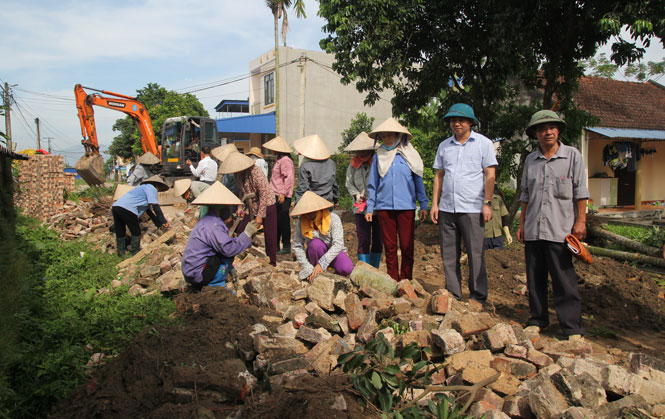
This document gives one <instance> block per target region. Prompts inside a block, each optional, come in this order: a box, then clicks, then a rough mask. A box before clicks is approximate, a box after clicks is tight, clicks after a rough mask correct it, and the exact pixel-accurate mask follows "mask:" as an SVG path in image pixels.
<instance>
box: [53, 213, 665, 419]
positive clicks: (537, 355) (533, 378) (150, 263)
mask: <svg viewBox="0 0 665 419" xmlns="http://www.w3.org/2000/svg"><path fill="white" fill-rule="evenodd" d="M109 213H110V211H109ZM109 218H110V217H109V216H106V217H104V216H93V215H92V214H91V212H90V209H89V208H87V207H85V206H81V205H76V207H75V209H73V210H72V211H70V212H69V213H63V214H58V215H56V216H54V217H52V218H51V224H52V225H54V226H55V228H56V229H58V230H59V231H60V232H61V234H62V235H63V237H65V238H72V237H84V236H87V237H86V238H90V237H94V236H95V235H98V237H96V238H95V239H94V241H95V243H96V246H98V247H99V248H100V249H102V251H109V252H113V251H114V249H113V246H114V243H112V242H114V236H113V235H112V234H111V233H109V230H108V227H109V224H110V223H112V219H109ZM170 222H171V229H170V231H169V232H167V233H164V232H162V231H160V230H158V229H156V228H154V226H153V225H152V223H150V222H147V223H143V225H144V227H145V233H144V238H143V241H142V248H143V249H144V250H146V252H144V253H145V255H140V260H136V261H131V263H125V264H124V265H121V264H119V267H120V269H119V273H118V278H115V279H113V281H110V283H109V285H108V286H107V287H105V288H102V289H100V290H98V293H111V292H117V290H118V289H121V290H125V291H124V292H128V293H130V294H135V295H146V296H147V295H156V294H160V293H161V294H170V293H174V292H183V291H186V290H187V288H188V286H187V284H186V282H185V281H184V278H183V276H182V272H181V260H182V253H183V251H184V248H185V244H186V241H187V235H188V233H189V231H191V228H192V227H193V225H194V224H195V222H196V219H195V218H194V216H193V214H192V213H185V212H184V211H182V213H176V214H175V216H173V217H172V219H170ZM79 227H80V228H79ZM82 232H86V233H83V234H81V233H82ZM167 235H168V236H167ZM235 268H236V270H237V273H238V275H237V277H236V279H235V280H231V279H230V278H229V282H228V287H229V288H230V289H231V290H232V291H233V292H234V293H235V294H236V296H237V298H239V299H241V300H243V301H246V302H247V303H249V304H253V305H256V306H260V307H264V308H265V309H267V310H268V311H272V314H271V315H269V316H266V317H265V318H264V320H265V322H264V324H256V325H255V326H254V328H253V330H252V331H248V334H250V335H251V336H252V339H253V343H254V347H253V349H252V350H245V351H243V353H242V354H241V356H242V358H244V361H245V362H246V364H247V365H251V366H252V367H253V368H252V369H251V370H250V371H247V370H245V363H242V362H240V363H238V365H229V371H230V373H229V377H221V378H220V377H207V376H203V375H205V373H200V374H203V375H202V376H196V377H193V376H188V374H190V375H191V373H190V372H187V371H186V370H183V371H182V376H181V377H179V378H178V380H176V383H175V387H174V388H173V389H171V390H170V391H172V393H173V396H174V398H175V399H178V398H183V399H184V398H187V397H189V396H190V393H192V391H194V390H193V387H192V383H194V382H200V381H201V380H203V381H205V382H208V383H210V389H211V390H210V391H217V392H219V393H220V396H219V397H222V395H223V394H226V393H228V392H229V390H232V393H234V394H235V393H238V392H241V391H242V389H243V388H245V387H246V386H251V385H254V383H255V378H254V377H257V376H266V377H267V380H268V382H269V383H270V385H271V387H272V388H278V387H280V386H281V385H283V384H284V383H287V382H288V381H289V379H290V378H292V377H293V376H297V375H301V374H320V375H322V374H331V373H339V372H340V368H338V367H337V359H338V357H339V356H340V355H341V354H343V353H346V352H349V351H352V350H354V349H358V348H360V347H361V346H362V345H363V344H364V343H366V342H368V341H370V340H371V339H373V338H374V337H375V336H377V335H378V333H382V334H383V335H384V337H385V338H386V339H387V340H388V341H389V342H390V344H391V345H392V346H393V347H394V349H396V350H398V349H400V348H401V347H403V346H406V345H408V344H410V343H416V344H417V345H418V346H419V347H425V346H429V347H430V348H431V349H432V354H431V356H430V361H432V362H433V363H434V364H435V365H436V366H437V367H438V368H439V370H438V371H437V372H436V374H434V375H433V376H432V379H433V382H434V383H435V384H443V385H457V384H467V385H468V384H473V383H477V382H479V381H481V380H483V379H486V378H488V377H492V376H494V375H496V374H497V373H498V374H499V378H498V379H497V380H496V381H494V382H492V383H491V384H489V385H488V386H487V387H485V388H484V389H482V391H479V392H478V393H476V398H475V399H474V402H473V404H472V405H471V408H470V410H469V411H468V412H467V413H468V414H471V415H475V416H476V417H480V416H481V415H484V416H485V417H486V418H506V417H508V418H532V417H537V418H616V417H621V415H622V414H624V413H625V412H642V413H644V414H648V415H652V417H665V416H664V414H665V360H663V359H659V358H656V357H653V356H650V355H647V354H641V353H626V352H623V351H620V350H613V351H611V352H610V353H602V354H599V353H596V352H595V351H594V345H592V344H591V343H590V342H588V341H586V340H584V339H582V340H577V341H568V340H561V341H557V340H555V339H552V338H549V337H546V336H543V335H541V334H540V333H539V331H538V330H536V329H535V328H533V327H527V328H523V327H522V326H521V325H519V324H516V323H512V322H508V323H507V322H504V321H502V320H501V319H500V318H499V317H497V316H495V315H493V314H490V313H488V312H475V311H474V310H472V308H471V307H470V306H469V305H468V303H465V302H460V301H457V300H455V298H454V297H452V296H451V295H449V293H448V292H447V291H446V290H444V289H441V290H436V291H434V292H432V293H429V292H427V291H425V290H424V289H423V287H422V285H421V284H420V283H419V282H418V281H417V280H411V281H406V280H403V281H400V282H396V281H394V280H393V279H392V278H390V277H389V276H388V275H387V274H386V273H385V272H382V271H380V270H377V269H375V268H373V267H372V266H370V265H368V264H365V263H363V262H359V263H358V264H357V265H356V268H355V269H354V271H353V273H352V274H351V276H350V277H349V278H344V277H340V276H337V275H334V274H332V273H330V272H324V273H322V274H321V275H320V276H318V277H317V278H315V279H314V280H313V281H312V282H311V283H309V282H306V281H304V282H303V281H299V280H298V272H299V270H300V267H299V265H298V263H297V262H294V261H279V262H278V264H277V267H272V266H270V265H269V264H268V263H267V261H266V258H265V255H264V253H263V251H262V249H259V248H257V247H252V248H250V249H249V250H248V251H246V252H245V253H243V254H241V255H239V256H238V257H236V261H235ZM122 287H125V288H122ZM394 325H399V327H398V328H396V327H394ZM424 402H426V400H425V401H424ZM335 405H336V409H339V410H344V409H345V408H346V405H345V402H344V400H343V399H340V400H338V401H336V403H335ZM641 417H648V416H641Z"/></svg>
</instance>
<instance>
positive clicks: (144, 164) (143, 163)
mask: <svg viewBox="0 0 665 419" xmlns="http://www.w3.org/2000/svg"><path fill="white" fill-rule="evenodd" d="M157 163H159V158H158V157H157V156H155V155H154V154H152V153H151V152H149V151H146V152H145V153H143V155H142V156H141V157H139V158H138V159H137V160H136V166H135V167H134V170H133V171H132V173H131V174H130V175H129V177H128V178H127V183H128V184H130V185H132V186H138V185H140V184H141V182H143V181H144V180H146V179H148V178H149V177H151V176H152V175H153V173H152V170H151V168H152V166H153V165H155V164H157Z"/></svg>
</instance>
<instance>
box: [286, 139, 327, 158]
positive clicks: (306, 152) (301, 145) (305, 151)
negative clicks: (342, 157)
mask: <svg viewBox="0 0 665 419" xmlns="http://www.w3.org/2000/svg"><path fill="white" fill-rule="evenodd" d="M293 148H295V149H296V151H297V152H298V153H300V154H302V155H303V156H305V157H307V158H308V159H312V160H325V159H327V158H329V157H330V151H328V147H326V144H325V143H324V142H323V140H322V139H321V137H319V136H318V135H316V134H314V135H310V136H307V137H303V138H299V139H297V140H295V141H294V142H293Z"/></svg>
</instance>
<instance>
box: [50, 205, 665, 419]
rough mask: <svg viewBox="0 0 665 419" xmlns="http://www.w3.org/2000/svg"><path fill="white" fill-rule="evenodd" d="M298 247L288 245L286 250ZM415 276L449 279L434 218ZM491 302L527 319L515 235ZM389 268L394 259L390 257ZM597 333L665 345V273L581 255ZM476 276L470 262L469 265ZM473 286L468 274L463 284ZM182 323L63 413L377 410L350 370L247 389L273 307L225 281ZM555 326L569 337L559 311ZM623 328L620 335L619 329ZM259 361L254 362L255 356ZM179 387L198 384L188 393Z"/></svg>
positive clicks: (147, 339) (182, 310) (428, 283)
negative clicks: (256, 345) (361, 394)
mask: <svg viewBox="0 0 665 419" xmlns="http://www.w3.org/2000/svg"><path fill="white" fill-rule="evenodd" d="M343 219H344V227H345V231H346V241H347V247H348V248H349V254H350V256H351V257H352V259H354V260H355V259H356V256H357V255H356V253H357V252H356V246H357V239H356V235H355V227H354V225H353V224H352V222H351V221H352V218H349V217H348V216H345V217H344V218H343ZM289 257H290V256H284V255H280V256H279V259H287V258H289ZM415 261H416V263H415V271H414V277H415V278H416V279H418V280H420V281H421V282H422V284H423V285H424V287H425V288H426V289H428V290H429V291H432V290H434V289H438V288H444V287H445V285H444V278H443V267H442V265H441V258H440V250H439V245H438V230H437V227H436V226H434V225H431V224H430V225H427V224H426V225H421V226H419V227H418V228H417V230H416V246H415ZM486 265H487V273H488V277H489V302H491V303H492V304H493V306H494V310H495V313H496V314H497V315H498V316H500V317H502V318H503V319H504V320H506V321H510V320H513V321H517V322H520V323H525V322H526V320H527V319H528V300H527V296H525V295H517V294H515V293H514V292H513V290H514V289H515V288H516V287H518V285H520V279H519V277H520V276H523V275H524V272H525V271H524V251H523V246H522V245H521V244H519V243H513V244H512V245H510V246H508V247H507V249H505V250H503V251H496V250H492V251H488V252H487V253H486ZM382 268H383V269H385V268H384V266H382ZM576 269H577V272H578V275H579V276H580V277H581V279H583V280H584V283H582V284H581V285H580V289H581V294H582V300H583V313H584V318H585V322H586V327H587V331H588V335H587V338H588V339H589V340H591V341H592V342H594V343H596V344H598V345H600V346H603V347H606V348H619V349H622V350H626V351H634V350H639V351H642V352H651V353H653V354H655V355H658V356H661V357H662V356H663V355H664V353H665V352H664V350H663V348H665V333H663V332H664V329H665V299H664V298H663V289H662V288H659V287H658V286H657V284H656V282H655V281H654V280H653V278H654V277H655V273H654V272H651V271H645V270H641V269H638V268H635V267H632V266H630V265H628V264H624V263H618V262H615V261H613V260H611V259H606V258H599V257H596V258H595V259H594V262H593V264H592V265H584V264H582V263H577V262H576ZM463 274H464V276H466V274H467V269H466V266H464V267H463ZM463 289H465V290H466V284H463ZM176 304H177V307H178V318H179V323H178V324H177V325H175V326H164V327H152V328H150V329H148V330H145V331H144V332H143V333H141V334H140V335H139V336H138V337H137V338H136V339H135V341H134V342H133V344H132V345H131V346H130V348H129V349H128V350H127V351H125V352H123V353H122V354H120V355H119V356H118V357H117V358H115V359H113V360H112V361H110V362H109V363H108V364H107V365H105V366H102V367H100V368H99V369H97V370H96V371H95V372H94V374H93V376H92V378H90V380H89V382H88V383H87V384H86V385H84V386H81V387H80V388H78V389H77V390H76V391H75V392H74V393H73V394H72V395H71V397H70V398H68V399H66V400H63V401H61V402H60V403H59V404H58V405H57V406H56V408H55V409H54V411H53V414H52V416H51V417H53V418H65V417H67V418H69V417H74V418H89V417H98V418H128V417H146V418H169V419H177V418H208V417H210V418H212V417H217V418H225V417H227V416H228V415H229V414H231V413H232V412H237V411H238V408H239V406H243V410H242V411H240V413H239V414H238V416H237V417H257V418H258V417H260V418H332V417H348V418H356V417H358V418H359V417H372V414H371V413H370V412H369V411H368V410H367V409H365V408H364V407H363V404H362V402H361V401H360V399H358V397H357V396H356V395H355V394H354V393H353V389H352V386H351V385H350V382H349V380H348V378H347V377H345V376H331V377H315V376H305V377H304V378H300V379H297V380H296V381H293V382H290V383H288V384H286V385H284V386H282V387H281V389H280V390H278V391H277V392H273V393H268V392H266V391H263V390H262V389H264V388H266V386H267V383H266V382H265V380H264V378H263V377H259V383H258V385H257V388H256V389H255V390H254V391H253V392H249V393H247V392H246V389H245V388H243V387H242V385H239V384H238V379H237V372H238V371H239V370H241V369H243V367H244V366H245V365H244V364H243V361H242V360H241V358H242V357H241V355H240V354H241V353H242V352H243V351H244V350H249V349H250V348H251V346H252V341H251V338H250V337H249V336H248V335H247V333H248V331H250V330H251V326H252V325H253V324H255V323H258V322H262V323H264V324H266V325H267V326H268V327H269V328H273V329H274V328H275V327H276V326H277V325H275V324H268V323H266V322H265V321H264V320H262V317H263V316H264V315H265V314H271V313H267V312H264V311H262V310H260V309H258V308H256V307H253V306H249V305H246V304H243V303H241V302H240V301H239V300H238V299H237V298H236V297H235V296H233V295H232V294H231V293H230V292H229V291H227V290H225V289H212V288H209V289H205V290H204V292H202V293H200V294H182V295H180V296H178V297H177V298H176ZM543 333H544V334H546V335H550V336H553V337H561V335H560V330H559V327H558V324H557V322H556V315H555V313H554V312H553V311H551V326H550V327H549V328H548V329H546V330H545V331H544V332H543ZM613 333H614V334H616V338H612V337H610V335H611V334H613ZM248 367H249V369H250V370H251V365H249V366H248ZM175 387H180V388H182V387H185V388H188V389H189V392H188V393H186V394H182V393H178V392H176V391H174V388H175ZM208 390H215V391H216V392H217V393H219V394H223V395H226V399H224V400H221V401H220V400H217V401H215V402H213V401H211V398H210V397H203V395H204V393H205V391H208ZM339 394H342V395H344V398H345V401H346V403H347V406H348V410H347V411H345V412H343V411H339V410H333V409H331V405H332V403H333V402H334V400H335V398H336V397H337V396H338V395H339Z"/></svg>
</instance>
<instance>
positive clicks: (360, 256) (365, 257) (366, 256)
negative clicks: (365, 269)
mask: <svg viewBox="0 0 665 419" xmlns="http://www.w3.org/2000/svg"><path fill="white" fill-rule="evenodd" d="M358 260H360V261H363V262H365V263H369V264H370V265H371V264H372V263H371V262H370V259H369V254H367V253H358Z"/></svg>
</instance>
